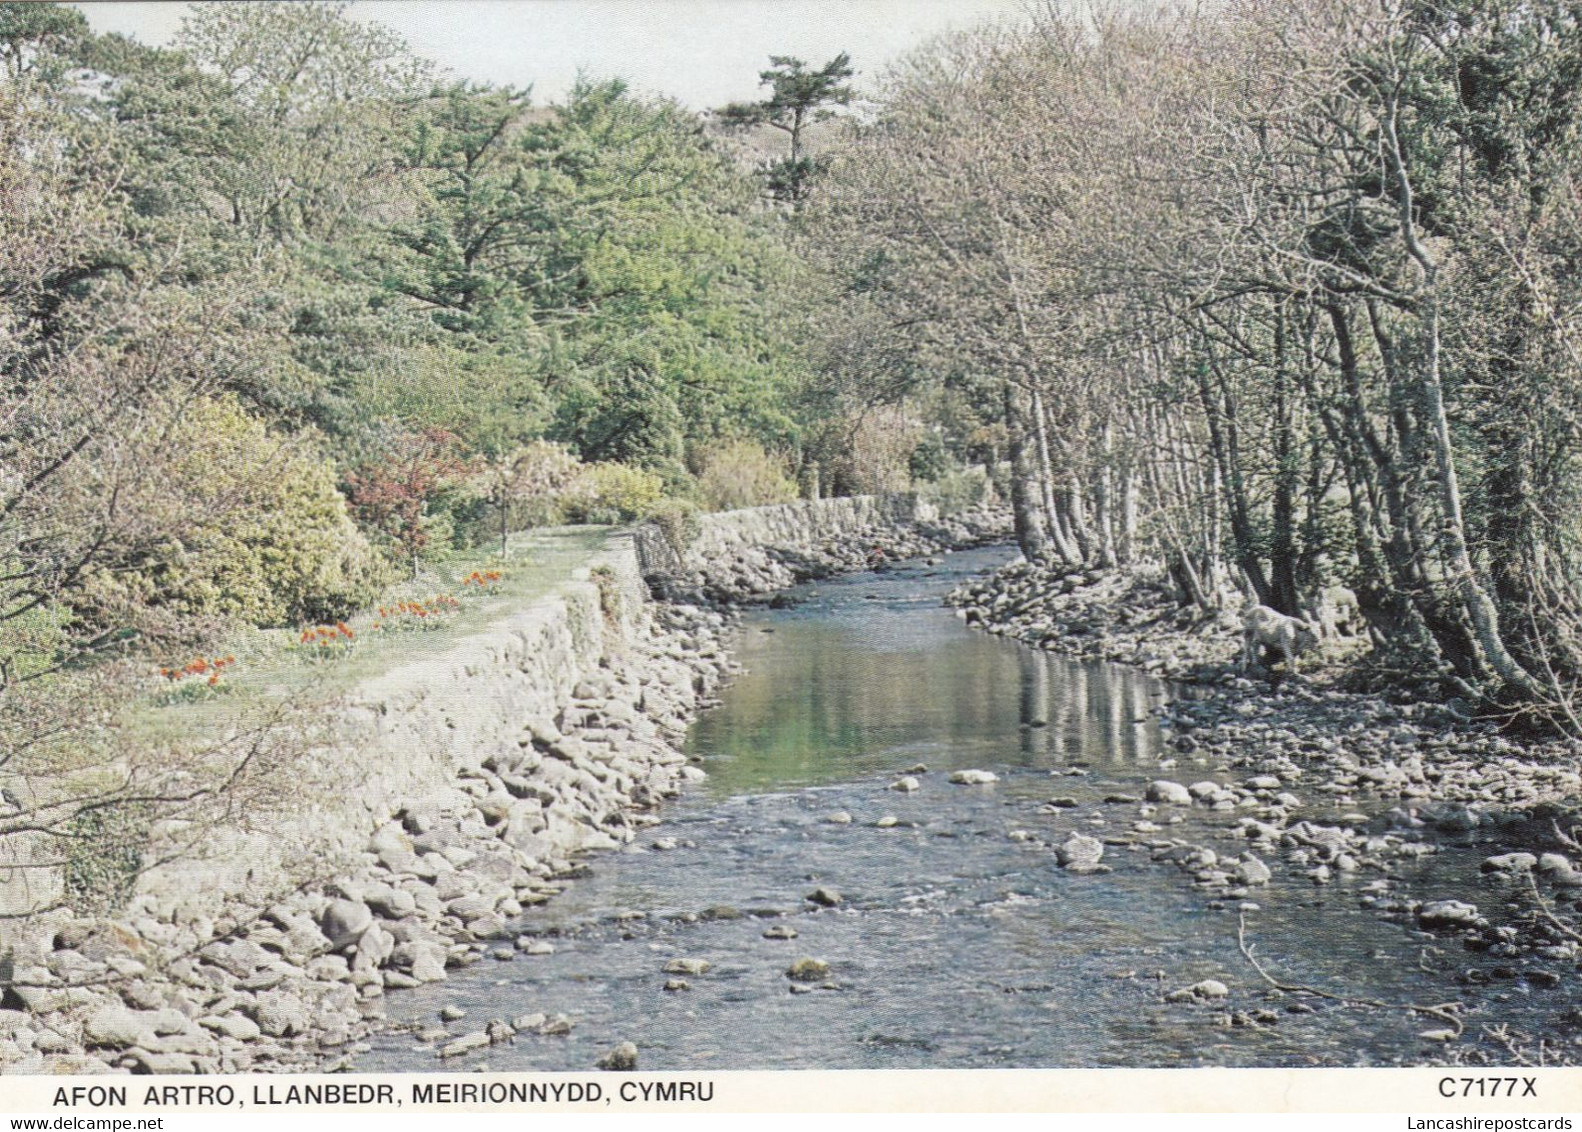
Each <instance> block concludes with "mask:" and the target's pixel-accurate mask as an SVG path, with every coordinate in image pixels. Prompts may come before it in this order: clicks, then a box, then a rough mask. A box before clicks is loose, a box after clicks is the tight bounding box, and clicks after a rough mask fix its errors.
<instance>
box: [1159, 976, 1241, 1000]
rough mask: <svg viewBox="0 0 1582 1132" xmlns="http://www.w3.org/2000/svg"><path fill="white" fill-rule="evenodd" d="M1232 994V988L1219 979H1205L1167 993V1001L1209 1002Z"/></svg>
mask: <svg viewBox="0 0 1582 1132" xmlns="http://www.w3.org/2000/svg"><path fill="white" fill-rule="evenodd" d="M1229 994H1230V988H1229V987H1227V986H1226V985H1225V984H1224V983H1222V982H1220V981H1219V980H1218V979H1203V980H1202V981H1200V982H1196V983H1193V984H1192V985H1191V986H1189V987H1182V988H1181V989H1180V990H1174V991H1171V992H1170V993H1169V994H1167V995H1165V1001H1166V1002H1209V1001H1213V1000H1217V999H1222V998H1225V997H1227V996H1228V995H1229Z"/></svg>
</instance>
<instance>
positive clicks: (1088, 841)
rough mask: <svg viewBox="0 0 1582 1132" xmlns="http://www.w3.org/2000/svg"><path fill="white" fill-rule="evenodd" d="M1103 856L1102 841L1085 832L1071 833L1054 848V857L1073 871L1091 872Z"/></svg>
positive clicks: (1062, 865)
mask: <svg viewBox="0 0 1582 1132" xmlns="http://www.w3.org/2000/svg"><path fill="white" fill-rule="evenodd" d="M1103 856H1104V843H1103V842H1102V841H1100V840H1099V839H1098V838H1096V837H1089V836H1088V835H1087V834H1085V833H1073V834H1072V835H1071V836H1070V837H1068V838H1066V839H1065V840H1064V841H1062V842H1061V843H1060V845H1059V847H1058V848H1056V849H1055V859H1056V860H1058V861H1059V862H1060V865H1061V867H1062V868H1065V869H1070V870H1071V871H1072V872H1074V873H1081V872H1091V871H1092V870H1093V869H1094V868H1095V867H1096V866H1097V865H1098V863H1099V859H1100V858H1101V857H1103Z"/></svg>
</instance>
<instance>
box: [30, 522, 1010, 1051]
mask: <svg viewBox="0 0 1582 1132" xmlns="http://www.w3.org/2000/svg"><path fill="white" fill-rule="evenodd" d="M831 503H832V504H833V506H831V507H826V508H819V506H818V505H790V506H792V507H794V508H800V509H801V510H800V511H795V510H794V511H784V510H783V509H763V510H766V511H772V512H774V514H771V515H766V516H753V515H747V516H746V517H743V516H741V515H740V513H738V514H737V516H736V517H735V518H731V517H729V516H727V517H726V524H727V525H728V527H729V528H730V531H729V537H730V539H731V540H732V545H731V546H730V547H729V548H727V549H725V550H723V551H722V550H721V549H720V548H718V547H715V548H713V549H711V550H709V551H707V553H706V555H705V558H704V559H703V561H702V564H701V565H699V566H696V567H689V564H688V563H687V562H686V561H685V559H684V558H683V559H682V560H681V561H679V562H677V563H675V565H676V566H677V567H678V569H677V570H676V572H675V574H674V575H672V576H671V577H672V578H673V582H672V583H671V584H670V585H669V586H668V587H666V586H664V585H660V586H659V587H658V588H660V589H666V588H668V589H669V590H670V592H671V594H672V596H673V595H674V594H675V593H679V592H681V591H683V590H684V589H686V588H687V587H692V588H694V589H697V590H698V591H699V593H700V596H701V597H702V598H704V599H705V600H706V601H707V602H709V603H710V605H712V606H713V608H706V607H704V606H703V605H699V604H693V603H689V602H684V601H676V600H672V601H668V602H662V603H659V602H650V601H649V600H648V596H647V593H646V592H645V591H644V590H643V589H642V588H641V586H640V585H639V584H638V583H636V581H635V577H634V575H635V573H636V571H637V569H638V568H639V566H640V565H641V566H642V567H644V568H647V567H651V566H652V563H651V562H644V561H643V560H642V558H641V556H640V555H638V554H636V553H635V552H634V549H633V547H632V545H631V543H632V542H637V541H641V539H642V538H643V537H644V536H643V535H642V534H639V536H638V538H637V539H634V540H629V541H628V542H627V544H625V545H624V546H623V547H619V548H616V549H615V550H614V551H612V553H613V554H614V555H615V557H614V558H612V559H611V560H610V561H607V562H602V563H599V564H595V565H593V566H592V567H591V568H590V569H588V570H586V571H584V574H583V577H582V578H581V579H580V580H579V581H577V582H575V583H574V584H573V585H572V587H571V589H570V590H568V591H566V592H565V593H562V594H558V595H556V596H555V597H553V598H552V599H548V600H547V601H546V603H545V604H544V606H543V608H542V609H536V608H535V609H533V610H527V611H523V612H522V613H520V614H517V615H514V616H513V617H512V618H510V619H508V620H507V622H505V623H502V625H501V626H497V627H495V628H494V629H492V630H490V632H489V633H485V634H483V635H481V636H480V637H478V638H473V639H469V640H466V641H461V642H458V643H457V645H456V647H455V649H454V650H452V653H450V654H446V655H444V656H441V657H438V658H430V659H429V660H428V661H427V662H425V664H424V665H423V666H422V670H421V671H414V672H412V673H407V674H402V673H399V672H398V673H388V674H385V675H384V676H383V677H381V678H380V679H379V680H377V681H373V682H371V683H370V684H368V685H366V686H363V687H361V688H360V689H358V690H357V692H356V693H355V694H354V695H352V696H350V697H348V702H347V704H346V711H345V715H346V718H345V719H344V720H341V721H340V722H341V723H343V724H345V725H346V726H348V727H351V728H352V729H353V736H354V737H353V739H351V740H350V741H348V740H342V741H341V742H340V743H339V744H338V746H336V747H334V748H332V749H330V750H329V751H328V752H323V751H321V752H318V759H317V761H318V763H319V764H321V765H322V764H324V763H325V762H326V761H328V762H331V763H333V762H334V760H335V759H345V758H348V757H350V758H356V759H358V760H361V763H360V765H359V766H353V767H350V768H347V767H338V770H337V772H338V773H341V774H346V773H348V771H349V773H350V775H351V778H352V779H353V780H355V779H356V778H357V776H358V775H359V774H360V775H362V776H363V778H364V779H365V780H366V781H365V783H364V785H363V786H361V787H360V788H359V792H360V794H361V795H362V796H361V797H360V798H359V799H358V800H357V804H356V805H345V806H341V807H339V808H336V809H334V810H333V813H331V812H330V811H329V810H327V809H325V808H324V806H323V804H322V801H319V802H315V801H312V800H308V801H309V804H308V805H307V808H306V809H305V810H303V811H302V812H301V813H300V814H299V815H298V816H297V819H296V825H295V826H292V827H277V828H275V829H273V830H266V831H263V832H262V833H258V834H257V836H256V837H254V839H253V840H252V841H248V840H246V838H241V839H239V840H237V841H235V842H234V843H233V848H234V847H238V846H240V847H244V848H245V852H235V853H232V854H231V855H230V856H229V857H228V858H227V859H226V860H225V861H224V865H223V867H210V864H206V863H204V862H203V861H201V860H194V861H190V862H186V863H185V864H182V863H178V862H172V863H171V864H170V866H169V867H167V868H165V869H163V870H162V871H161V870H151V871H150V872H149V873H147V874H145V876H144V878H143V879H142V881H141V882H140V889H139V892H138V893H137V894H136V895H135V896H134V897H133V898H132V900H131V901H130V902H129V903H128V905H127V906H126V907H125V908H124V909H121V910H120V911H118V912H117V913H115V914H114V915H111V916H104V917H65V918H57V919H56V920H55V921H54V922H53V923H52V924H51V925H50V930H49V932H48V935H47V937H46V938H44V939H41V940H39V941H37V943H36V945H35V946H34V947H33V949H32V950H31V953H29V952H27V951H24V953H23V954H22V955H21V956H19V957H18V958H17V960H16V962H15V967H14V972H13V977H12V979H11V981H10V984H9V985H8V986H7V988H6V992H5V1001H4V1003H3V1004H0V1068H3V1069H4V1071H6V1072H90V1073H92V1072H113V1071H131V1072H142V1073H193V1072H247V1071H255V1072H256V1071H292V1070H308V1069H333V1068H336V1067H338V1066H339V1065H340V1064H342V1063H343V1062H344V1061H346V1060H347V1059H349V1058H350V1057H351V1056H354V1055H355V1054H356V1053H357V1052H359V1050H360V1049H362V1048H365V1047H363V1045H362V1043H363V1040H364V1039H365V1038H366V1037H367V1036H368V1035H369V1034H370V1033H371V1032H372V1031H373V1030H374V1029H375V1028H376V1027H378V1026H380V1025H381V1024H382V1023H383V1021H384V1017H385V1014H384V1009H383V999H384V996H385V994H386V993H387V992H399V991H400V990H402V989H406V988H411V987H416V986H420V985H423V984H425V983H431V982H439V981H443V980H444V979H445V978H447V977H448V973H449V972H451V971H454V970H456V969H458V968H461V967H466V966H470V965H472V964H474V963H478V962H482V961H484V960H485V959H490V958H492V959H495V960H500V959H507V958H510V957H511V956H512V955H513V954H514V953H515V951H516V950H517V949H518V948H521V949H522V950H529V951H530V950H531V949H532V948H534V947H535V946H541V944H540V943H539V942H538V941H534V940H530V939H527V938H525V937H518V936H517V935H516V933H514V932H513V931H512V922H513V920H514V919H515V918H516V917H517V916H519V915H520V914H521V912H522V910H523V909H524V908H526V907H529V906H531V905H533V904H536V903H541V902H543V901H545V900H549V899H553V898H554V897H555V896H556V895H557V894H559V893H560V892H562V891H564V890H565V888H566V887H567V886H569V885H570V884H572V883H574V881H575V879H576V878H577V877H578V876H579V875H581V874H582V873H583V872H584V870H586V868H587V867H588V865H587V863H586V861H585V860H584V859H583V858H584V857H585V856H586V855H587V854H589V853H595V852H597V851H599V850H602V849H609V848H613V847H615V846H618V845H620V844H623V843H625V842H628V841H630V840H632V838H633V837H635V836H636V831H637V830H638V829H640V828H642V827H644V826H646V825H648V824H651V823H652V822H653V821H655V820H657V819H656V817H655V810H656V808H657V807H658V806H659V805H660V804H661V802H662V801H663V799H664V798H666V797H669V796H673V795H674V794H675V793H676V791H677V790H678V789H679V787H680V785H681V784H682V783H683V782H684V781H686V780H687V779H695V778H698V777H700V776H701V772H700V771H698V770H697V769H696V768H694V767H691V766H689V765H687V762H686V759H685V757H684V756H683V755H682V754H681V752H680V743H681V740H682V737H683V736H684V734H685V730H686V726H687V724H688V722H689V721H690V719H691V718H692V716H693V714H694V713H695V712H696V711H697V710H698V708H699V707H700V706H701V705H703V704H705V703H707V702H708V700H709V698H710V696H711V695H712V694H713V692H714V691H715V689H716V688H717V687H718V686H719V684H720V683H721V682H722V681H723V680H724V679H726V678H728V676H729V674H730V672H731V668H732V665H731V661H730V660H729V657H728V639H729V633H730V626H731V621H732V616H731V613H730V605H731V604H732V603H733V602H736V601H740V600H752V599H756V598H762V597H763V596H764V595H765V594H767V593H769V592H771V590H772V589H774V588H776V587H775V583H776V582H777V581H778V580H779V579H782V578H789V579H793V580H796V579H802V578H807V577H815V576H825V575H828V574H831V573H836V572H841V571H843V570H851V569H865V568H868V567H869V566H871V565H872V564H874V562H875V561H876V560H879V559H883V558H898V557H902V556H907V555H913V554H918V553H933V552H944V551H946V550H948V549H949V548H950V545H951V543H952V542H953V541H960V542H963V543H965V542H968V541H983V540H984V539H986V538H989V537H996V536H999V535H1001V534H1003V527H1002V524H1003V522H1004V516H1003V515H1002V514H1000V513H998V512H985V513H981V514H977V515H973V516H966V517H964V518H961V519H953V520H946V521H943V522H942V521H940V520H938V519H936V518H935V517H933V516H932V515H928V514H926V513H923V514H921V515H919V517H917V518H914V519H911V520H907V519H904V518H895V517H891V515H881V514H880V511H881V510H882V509H876V508H875V507H874V505H871V504H863V503H857V504H853V503H851V502H849V501H831ZM907 508H908V509H909V510H911V511H912V512H913V513H914V514H916V508H915V504H913V503H909V504H907ZM893 514H894V513H892V515H893ZM831 515H833V518H831ZM809 516H818V518H817V519H816V520H812V521H809V519H808V517H809ZM881 519H882V520H883V521H880V520H881ZM755 529H757V530H760V531H761V532H763V533H762V534H761V535H760V536H756V537H755V536H753V535H752V533H751V532H752V531H754V530H755ZM744 532H746V533H744ZM798 534H801V535H802V536H803V537H800V538H798V537H796V536H797V535H798ZM770 536H775V537H778V539H779V541H767V539H768V538H769V537H770ZM787 536H789V537H787ZM649 537H650V538H651V537H652V535H651V534H650V535H649ZM607 557H608V556H607ZM647 572H648V573H650V575H651V577H652V576H653V571H652V570H651V569H649V570H647ZM653 580H654V581H656V582H658V581H660V579H659V578H654V579H653ZM568 673H570V675H569V676H568ZM568 681H569V684H568ZM561 684H568V686H566V687H560V685H561ZM513 688H514V689H515V691H513ZM524 706H531V707H532V708H533V710H522V709H523V708H524ZM491 713H492V714H493V715H498V716H500V717H501V718H493V717H492V716H491V718H487V719H485V718H483V717H484V716H490V715H491ZM513 713H516V716H515V717H511V716H512V714H513ZM378 752H383V753H384V756H385V757H386V758H394V759H395V760H396V761H397V763H398V764H399V765H395V766H388V765H381V763H380V762H379V759H378ZM370 756H372V761H370ZM441 772H443V773H441ZM304 781H311V778H306V779H304ZM357 813H363V814H366V815H367V817H366V819H363V820H361V821H359V819H357V817H356V814H357ZM326 814H328V815H329V819H328V820H329V824H330V826H331V827H332V828H331V829H330V831H329V835H328V836H327V838H326V839H325V844H326V845H328V844H330V843H334V844H336V845H338V846H339V847H340V848H341V849H342V850H343V851H342V852H338V853H336V854H333V855H331V856H329V857H327V858H326V859H327V860H329V861H330V862H331V864H330V865H329V866H328V868H327V870H326V871H328V872H330V873H331V874H332V875H330V876H319V877H317V878H316V879H311V878H310V879H309V880H308V882H306V883H303V884H301V885H300V887H299V888H298V889H297V891H294V892H291V893H289V894H277V896H276V897H274V898H272V899H260V897H259V891H258V890H259V888H260V887H261V886H260V885H258V884H256V883H253V881H254V876H255V872H256V871H261V870H262V869H264V868H265V867H266V866H267V867H271V868H278V867H279V860H278V857H279V845H278V842H279V841H281V840H282V838H283V837H289V833H288V832H287V830H288V829H289V828H296V829H300V830H307V829H309V828H312V829H314V830H315V835H318V836H323V834H322V833H321V832H320V831H318V830H317V825H316V822H317V820H318V819H325V818H326ZM237 824H238V826H239V827H246V826H248V825H249V823H248V822H247V821H246V819H245V815H243V816H242V818H241V820H239V821H238V823H237ZM359 825H360V826H362V828H361V832H360V833H356V832H355V830H356V828H357V827H358V826H359ZM266 858H268V859H267V860H266ZM210 861H211V863H212V862H213V858H211V859H210ZM189 882H190V883H189ZM573 1024H574V1021H573V1020H572V1019H570V1018H567V1017H564V1016H533V1015H527V1016H519V1017H516V1018H511V1019H505V1018H497V1019H492V1020H490V1021H489V1022H488V1024H487V1025H486V1026H485V1027H484V1028H482V1029H480V1030H478V1031H476V1032H467V1033H463V1034H460V1035H452V1036H446V1037H445V1038H444V1040H443V1041H440V1040H439V1036H438V1035H436V1039H435V1040H436V1049H435V1052H436V1054H437V1055H438V1056H439V1057H440V1058H441V1059H444V1058H445V1057H448V1056H456V1055H460V1054H462V1053H465V1052H468V1051H470V1050H474V1049H476V1048H478V1047H480V1046H487V1045H488V1044H490V1043H492V1042H501V1041H508V1040H510V1039H511V1038H512V1037H513V1036H514V1035H515V1034H516V1033H517V1032H520V1031H524V1030H533V1031H535V1032H538V1033H548V1034H552V1033H556V1032H561V1031H563V1029H564V1028H566V1027H569V1026H571V1025H573Z"/></svg>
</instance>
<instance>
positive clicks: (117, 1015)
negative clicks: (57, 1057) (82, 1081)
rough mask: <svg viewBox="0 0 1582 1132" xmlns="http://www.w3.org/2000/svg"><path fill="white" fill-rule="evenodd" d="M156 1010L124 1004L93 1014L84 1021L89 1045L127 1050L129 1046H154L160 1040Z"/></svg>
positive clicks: (84, 1031) (84, 1032)
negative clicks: (157, 1031) (156, 1032)
mask: <svg viewBox="0 0 1582 1132" xmlns="http://www.w3.org/2000/svg"><path fill="white" fill-rule="evenodd" d="M158 1013H159V1012H158V1011H154V1010H137V1011H133V1010H128V1009H126V1008H125V1007H121V1006H111V1007H106V1008H105V1009H104V1010H101V1011H99V1012H98V1013H96V1014H93V1015H91V1016H90V1017H89V1018H88V1021H87V1022H86V1023H84V1024H83V1028H82V1032H83V1037H84V1038H85V1039H86V1040H87V1042H88V1044H89V1045H96V1046H109V1047H111V1048H112V1049H125V1048H127V1047H128V1046H152V1045H155V1044H157V1043H158V1038H157V1036H156V1034H155V1030H154V1022H155V1019H156V1017H157V1015H158Z"/></svg>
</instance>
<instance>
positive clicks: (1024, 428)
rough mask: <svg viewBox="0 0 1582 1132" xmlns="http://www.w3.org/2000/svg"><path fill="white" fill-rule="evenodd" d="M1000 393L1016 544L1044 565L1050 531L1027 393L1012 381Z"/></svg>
mask: <svg viewBox="0 0 1582 1132" xmlns="http://www.w3.org/2000/svg"><path fill="white" fill-rule="evenodd" d="M1001 393H1002V396H1003V398H1004V402H1005V431H1006V435H1007V437H1008V438H1009V446H1010V450H1011V514H1012V516H1013V518H1014V519H1015V524H1016V543H1017V545H1018V546H1019V547H1021V550H1022V555H1023V557H1025V558H1026V559H1027V560H1028V561H1029V562H1041V561H1043V560H1044V559H1045V558H1046V557H1048V554H1049V531H1048V526H1047V524H1046V522H1045V513H1044V506H1043V503H1044V495H1043V490H1042V487H1041V485H1040V484H1039V482H1038V468H1037V457H1036V455H1035V454H1034V451H1033V449H1034V447H1035V444H1036V442H1035V441H1034V439H1033V438H1032V436H1031V435H1030V433H1031V431H1032V430H1031V428H1030V424H1031V422H1030V420H1029V416H1030V414H1029V413H1028V405H1027V394H1026V393H1025V392H1024V391H1023V390H1021V389H1019V388H1018V387H1017V385H1016V383H1015V382H1014V381H1011V380H1009V379H1007V380H1006V381H1004V382H1003V383H1002V384H1001Z"/></svg>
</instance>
